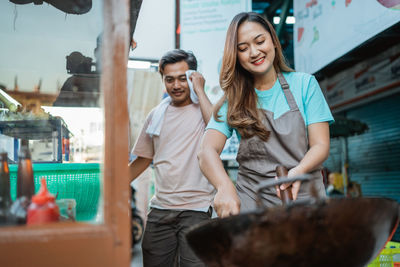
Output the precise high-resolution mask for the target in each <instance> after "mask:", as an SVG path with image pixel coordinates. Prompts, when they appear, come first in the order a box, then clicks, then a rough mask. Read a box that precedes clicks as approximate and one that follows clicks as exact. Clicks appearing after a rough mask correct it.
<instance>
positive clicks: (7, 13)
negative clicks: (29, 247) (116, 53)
mask: <svg viewBox="0 0 400 267" xmlns="http://www.w3.org/2000/svg"><path fill="white" fill-rule="evenodd" d="M33 2H34V1H29V0H28V1H27V0H9V1H7V0H5V1H0V25H1V27H0V53H1V57H0V58H1V59H0V151H5V152H7V153H8V162H9V164H10V181H11V182H10V186H11V197H12V199H13V200H15V199H16V187H17V185H16V183H17V177H16V176H17V163H18V151H20V149H21V147H22V146H27V147H28V148H29V151H30V153H31V157H32V161H33V171H34V177H35V178H34V180H35V191H38V190H39V187H40V180H39V178H40V177H45V178H46V181H47V186H48V189H49V191H50V193H52V194H54V195H56V196H57V202H58V204H59V206H60V209H61V212H62V215H63V217H62V219H66V220H67V219H71V217H75V219H76V220H78V221H87V222H96V223H98V222H102V216H101V215H100V214H102V208H103V207H99V203H101V202H102V201H101V197H102V193H101V173H100V169H101V168H100V165H101V163H102V158H103V155H102V153H103V150H104V149H103V143H104V130H103V128H104V115H103V109H102V94H101V90H100V76H101V64H100V63H101V44H102V32H103V11H102V9H103V7H102V1H91V0H82V1H44V2H42V4H34V3H33ZM35 2H37V1H35ZM39 2H41V1H39ZM46 2H49V3H46ZM68 205H70V206H68ZM70 207H74V209H75V214H72V215H71V214H67V212H66V211H65V210H64V208H66V209H68V208H70ZM63 213H64V214H63Z"/></svg>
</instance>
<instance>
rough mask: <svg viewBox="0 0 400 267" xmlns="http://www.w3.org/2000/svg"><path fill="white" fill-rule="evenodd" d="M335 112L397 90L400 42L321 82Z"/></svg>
mask: <svg viewBox="0 0 400 267" xmlns="http://www.w3.org/2000/svg"><path fill="white" fill-rule="evenodd" d="M321 87H322V88H324V89H325V90H326V96H327V101H328V103H329V106H330V107H331V109H332V111H334V112H337V111H341V110H344V109H348V108H350V107H353V106H354V105H359V104H362V103H365V102H368V101H371V100H373V99H377V98H381V97H384V96H388V95H390V94H394V93H395V92H399V91H400V45H397V46H394V47H392V48H390V49H388V50H387V51H385V52H383V53H381V54H379V55H378V56H375V57H373V58H371V59H368V60H366V61H364V62H361V63H359V64H357V65H355V66H354V67H352V68H351V69H347V70H345V71H343V72H341V73H338V74H337V75H335V76H333V77H332V78H329V79H326V80H324V81H323V82H321Z"/></svg>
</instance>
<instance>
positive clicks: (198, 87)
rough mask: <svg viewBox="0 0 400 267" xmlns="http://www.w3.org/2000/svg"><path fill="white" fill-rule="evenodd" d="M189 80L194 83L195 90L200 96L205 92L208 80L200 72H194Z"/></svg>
mask: <svg viewBox="0 0 400 267" xmlns="http://www.w3.org/2000/svg"><path fill="white" fill-rule="evenodd" d="M189 78H190V80H191V81H192V84H193V90H194V92H195V93H196V94H197V95H199V92H204V84H205V82H206V80H205V79H204V77H203V75H201V73H200V72H197V71H195V72H193V73H192V74H191V75H190V77H189Z"/></svg>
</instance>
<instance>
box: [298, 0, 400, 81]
mask: <svg viewBox="0 0 400 267" xmlns="http://www.w3.org/2000/svg"><path fill="white" fill-rule="evenodd" d="M293 7H294V14H295V17H296V23H295V25H294V37H293V39H294V55H295V59H294V60H295V68H296V70H297V71H303V72H307V73H315V72H317V71H319V70H320V69H322V68H323V67H325V66H326V65H327V64H329V63H331V62H332V61H334V60H336V59H337V58H339V57H341V56H343V55H344V54H346V53H347V52H349V51H350V50H352V49H354V48H355V47H357V46H358V45H360V44H362V43H363V42H365V41H366V40H368V39H370V38H371V37H373V36H375V35H376V34H378V33H380V32H382V31H383V30H385V29H387V28H389V27H390V26H392V25H394V24H396V23H397V22H399V21H400V0H362V1H355V0H353V1H352V0H343V1H337V0H332V1H322V0H296V1H293Z"/></svg>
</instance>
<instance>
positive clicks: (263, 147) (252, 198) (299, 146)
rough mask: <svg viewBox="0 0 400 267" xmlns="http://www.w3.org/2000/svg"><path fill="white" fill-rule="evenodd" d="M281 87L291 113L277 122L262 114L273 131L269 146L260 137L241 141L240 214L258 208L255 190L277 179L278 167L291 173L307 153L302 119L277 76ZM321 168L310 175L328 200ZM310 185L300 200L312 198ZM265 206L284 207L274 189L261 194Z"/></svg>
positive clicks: (305, 184)
mask: <svg viewBox="0 0 400 267" xmlns="http://www.w3.org/2000/svg"><path fill="white" fill-rule="evenodd" d="M278 79H279V83H280V84H281V87H282V89H283V93H284V94H285V97H286V100H287V102H288V104H289V107H290V110H289V111H287V112H285V113H284V114H283V115H282V116H280V117H279V118H277V119H276V120H274V113H273V112H271V111H268V110H262V111H263V112H264V113H265V118H264V120H263V123H264V125H265V126H266V128H267V129H268V130H269V131H271V133H270V136H269V139H268V141H267V142H264V141H262V140H261V139H260V138H259V137H258V136H253V137H250V138H246V139H244V138H242V139H241V141H240V145H239V150H238V154H237V157H236V160H237V161H238V163H239V170H238V176H237V182H236V189H237V192H238V195H239V198H240V201H241V207H240V212H245V211H249V210H254V209H255V208H256V192H255V190H256V187H257V185H258V183H260V182H261V181H264V180H266V179H274V178H275V176H276V172H275V169H276V167H277V166H278V165H283V166H285V167H286V168H287V169H288V170H290V169H292V168H293V167H295V166H297V165H298V164H299V163H300V161H301V160H302V159H303V157H304V155H305V154H306V152H307V151H308V149H309V147H308V138H307V131H306V126H305V123H304V119H303V116H302V115H301V113H300V111H299V108H298V106H297V104H296V101H295V99H294V97H293V94H292V93H291V91H290V90H289V84H288V83H287V82H286V79H285V78H284V76H283V75H282V73H278ZM320 169H321V167H320V166H319V167H317V168H316V169H315V170H314V171H313V172H311V175H313V176H316V177H318V178H317V179H315V180H313V181H312V183H314V186H315V189H316V190H317V192H318V194H319V196H320V197H325V196H326V194H325V187H324V184H323V181H322V174H321V171H320ZM310 183H311V182H302V184H301V187H300V190H299V193H298V196H297V199H305V198H308V197H309V196H310ZM261 196H262V199H263V203H264V205H265V206H266V207H271V206H274V205H281V204H282V202H281V200H280V199H279V198H278V197H277V195H276V189H275V188H267V189H265V190H263V192H262V195H261Z"/></svg>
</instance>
